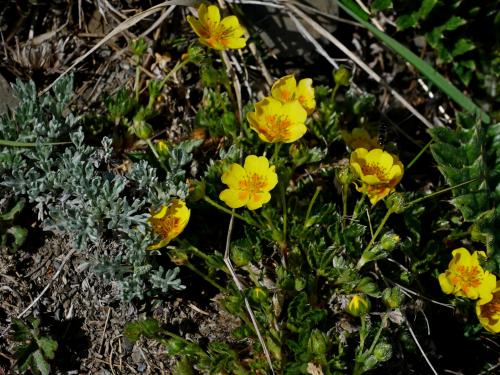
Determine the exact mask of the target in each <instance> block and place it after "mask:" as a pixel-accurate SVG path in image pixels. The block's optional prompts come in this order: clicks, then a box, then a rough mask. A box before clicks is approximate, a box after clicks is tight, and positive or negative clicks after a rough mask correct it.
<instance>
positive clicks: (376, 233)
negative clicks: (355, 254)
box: [363, 210, 394, 252]
mask: <svg viewBox="0 0 500 375" xmlns="http://www.w3.org/2000/svg"><path fill="white" fill-rule="evenodd" d="M393 212H394V211H392V210H387V212H386V214H385V216H384V217H383V219H382V221H381V222H380V224H379V226H378V228H377V230H376V231H375V234H374V235H373V237H372V239H371V240H370V242H369V243H368V245H367V246H366V247H365V249H364V250H363V252H365V251H368V250H370V249H371V247H372V246H373V244H374V243H375V240H376V239H377V237H378V235H379V234H380V232H381V231H382V229H383V228H384V225H385V223H386V222H387V219H389V216H391V214H392V213H393Z"/></svg>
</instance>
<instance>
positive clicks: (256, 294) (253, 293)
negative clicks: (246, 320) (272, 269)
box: [249, 287, 267, 303]
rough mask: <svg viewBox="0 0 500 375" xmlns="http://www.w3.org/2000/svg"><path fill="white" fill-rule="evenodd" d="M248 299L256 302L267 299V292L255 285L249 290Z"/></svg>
mask: <svg viewBox="0 0 500 375" xmlns="http://www.w3.org/2000/svg"><path fill="white" fill-rule="evenodd" d="M249 297H250V299H251V300H252V301H254V302H256V303H263V302H266V301H267V292H266V291H265V290H264V289H263V288H259V287H255V288H252V289H251V290H250V295H249Z"/></svg>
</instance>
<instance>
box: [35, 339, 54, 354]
mask: <svg viewBox="0 0 500 375" xmlns="http://www.w3.org/2000/svg"><path fill="white" fill-rule="evenodd" d="M36 342H37V344H38V346H39V348H40V349H41V350H42V352H43V354H44V356H45V357H46V358H48V359H53V358H54V356H55V353H56V350H57V341H55V340H52V339H51V338H50V337H45V336H44V337H40V338H39V339H37V340H36Z"/></svg>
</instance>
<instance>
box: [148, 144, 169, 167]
mask: <svg viewBox="0 0 500 375" xmlns="http://www.w3.org/2000/svg"><path fill="white" fill-rule="evenodd" d="M145 141H146V143H147V145H148V146H149V148H150V149H151V152H152V153H153V155H154V156H155V158H156V160H158V163H160V165H161V167H162V168H163V169H164V170H166V171H168V168H167V166H166V165H165V163H163V160H161V158H160V155H158V152H157V151H156V148H155V146H154V145H153V143H152V142H151V139H149V138H146V139H145Z"/></svg>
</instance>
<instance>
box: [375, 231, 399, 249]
mask: <svg viewBox="0 0 500 375" xmlns="http://www.w3.org/2000/svg"><path fill="white" fill-rule="evenodd" d="M400 241H401V237H399V236H398V235H397V234H395V233H393V232H387V233H384V235H383V236H382V238H381V239H380V246H382V249H384V250H386V251H392V250H394V248H395V247H396V245H397V244H398V243H399V242H400Z"/></svg>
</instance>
